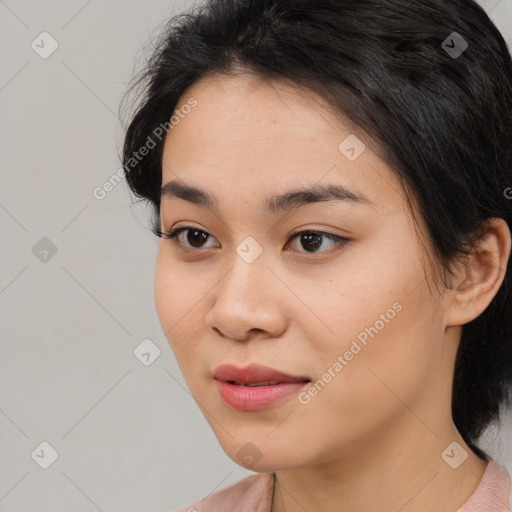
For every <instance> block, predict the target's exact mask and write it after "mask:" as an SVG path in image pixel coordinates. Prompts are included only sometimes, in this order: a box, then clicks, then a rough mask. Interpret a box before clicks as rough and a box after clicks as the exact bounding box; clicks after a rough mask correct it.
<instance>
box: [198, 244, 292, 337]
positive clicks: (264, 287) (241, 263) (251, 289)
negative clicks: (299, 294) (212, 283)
mask: <svg viewBox="0 0 512 512" xmlns="http://www.w3.org/2000/svg"><path fill="white" fill-rule="evenodd" d="M264 254H265V253H264V252H263V253H262V254H261V255H260V256H259V257H258V258H257V259H256V260H255V261H253V262H251V263H248V262H247V261H245V260H244V259H243V258H242V257H240V256H239V255H238V254H237V253H235V255H234V257H233V265H232V267H231V269H230V270H229V271H228V272H227V273H226V274H225V275H224V277H223V278H222V279H221V280H220V282H219V283H218V285H217V286H216V287H215V288H214V290H215V291H214V293H216V295H215V301H214V303H213V306H212V308H211V309H210V310H209V311H208V313H207V315H206V318H205V322H206V325H207V326H208V327H209V328H210V329H212V330H214V331H215V332H216V333H217V335H220V336H222V337H226V338H231V339H234V340H238V341H247V340H248V339H250V338H252V337H254V336H263V334H262V333H264V337H271V338H277V337H279V336H280V335H281V334H282V333H283V332H284V331H285V330H286V323H287V320H286V314H285V312H286V308H285V304H286V293H289V291H288V290H287V288H286V286H285V285H284V284H283V283H282V281H281V280H280V279H279V278H278V277H277V275H276V274H277V272H276V271H275V270H274V269H271V268H270V267H269V266H268V263H269V262H268V261H267V259H266V258H265V257H264Z"/></svg>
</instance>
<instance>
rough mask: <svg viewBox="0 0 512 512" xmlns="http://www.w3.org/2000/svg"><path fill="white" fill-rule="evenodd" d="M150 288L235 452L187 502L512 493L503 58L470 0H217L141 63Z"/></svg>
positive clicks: (362, 501) (219, 431)
mask: <svg viewBox="0 0 512 512" xmlns="http://www.w3.org/2000/svg"><path fill="white" fill-rule="evenodd" d="M139 86H142V87H143V92H142V95H141V97H140V102H139V104H138V107H137V110H136V112H135V114H134V115H133V117H132V118H131V119H130V124H129V126H128V129H127V134H126V139H125V145H124V152H123V164H124V169H125V171H126V177H127V180H128V183H129V185H130V187H131V189H132V191H133V192H134V193H135V194H136V195H137V196H138V197H141V198H144V199H146V200H148V201H149V202H150V204H151V205H152V206H153V207H154V213H155V224H154V227H153V230H154V232H155V234H157V235H158V236H160V237H161V242H160V246H159V253H158V261H157V265H156V275H155V300H156V307H157V312H158V315H159V319H160V322H161V325H162V328H163V330H164V332H165V334H166V336H167V339H168V341H169V343H170V346H171V348H172V350H173V352H174V354H175V356H176V359H177V361H178V363H179V366H180V368H181V370H182V372H183V375H184V378H185V380H186V382H187V385H188V387H189V389H190V391H191V394H192V395H193V397H194V399H195V400H196V401H197V403H198V405H199V407H200V408H201V411H202V412H203V413H204V415H205V417H206V419H207V420H208V422H209V424H210V425H211V427H212V429H213V431H214V433H215V435H216V437H217V439H218V440H219V442H220V444H221V445H222V447H223V449H224V450H225V452H226V453H227V454H228V455H229V456H230V457H231V458H232V459H233V460H234V461H236V462H237V463H239V464H240V465H242V466H244V467H245V468H247V469H250V470H252V471H254V472H256V473H257V474H255V475H251V476H250V477H247V478H245V479H243V480H242V481H240V482H238V483H236V484H234V485H233V486H231V487H229V488H228V489H223V490H220V491H217V492H215V493H214V494H212V495H210V496H208V497H206V498H205V499H202V500H198V501H197V502H196V503H194V504H193V505H191V506H190V507H186V508H184V509H182V510H188V511H194V510H197V511H204V512H213V511H237V512H239V511H251V512H252V511H260V512H284V511H286V512H296V511H304V510H306V511H315V512H323V511H326V510H329V511H332V510H343V511H344V512H353V511H361V510H364V511H377V510H378V511H379V512H395V511H398V510H400V511H402V512H408V511H410V512H412V511H414V512H426V511H429V512H431V511H432V510H435V511H437V512H454V511H456V510H459V511H469V510H472V511H473V510H487V511H491V510H492V511H501V512H505V511H507V510H509V508H508V507H509V506H510V505H511V504H512V502H509V493H510V478H509V475H508V473H507V471H506V469H505V468H504V467H503V466H501V465H500V464H498V463H497V462H496V461H494V460H492V459H491V457H490V456H489V455H488V454H486V453H485V452H484V451H483V450H482V449H480V448H479V447H478V446H477V442H478V439H479V437H480V435H481V433H482V431H483V430H484V429H485V427H486V426H487V425H489V424H490V422H491V421H493V420H496V419H498V418H499V411H500V407H501V406H504V405H506V404H507V399H508V389H509V387H510V384H511V381H512V298H511V295H510V290H511V279H512V271H511V268H510V266H511V263H510V261H511V260H510V251H511V235H510V229H509V226H510V224H511V221H512V201H511V197H512V189H511V188H510V187H511V186H512V144H511V141H512V59H511V56H510V53H509V51H508V48H507V46H506V43H505V42H504V40H503V38H502V36H501V35H500V33H499V31H498V30H497V28H496V27H495V26H494V25H493V24H492V22H491V21H490V20H489V18H488V16H487V15H486V13H485V12H484V11H483V9H482V8H481V7H479V6H478V5H477V4H476V3H475V2H473V1H471V0H428V1H424V0H411V1H408V2H403V1H401V0H363V1H361V0H357V1H355V0H346V1H336V0H316V1H315V2H311V1H306V0H293V1H291V0H242V1H240V0H211V1H209V2H207V3H205V4H204V5H201V6H197V7H196V8H195V9H194V10H193V11H191V12H190V13H188V14H183V15H180V16H177V17H175V18H173V19H172V20H171V22H170V23H169V25H168V26H167V28H166V30H165V31H164V32H163V34H162V37H161V40H160V41H159V44H158V45H157V47H156V49H155V51H154V54H153V56H152V58H151V59H150V60H149V62H148V65H147V67H146V69H145V70H144V72H143V73H142V75H141V76H140V77H139V79H138V81H137V82H136V84H135V88H134V90H135V91H136V92H137V93H140V91H141V89H140V88H139Z"/></svg>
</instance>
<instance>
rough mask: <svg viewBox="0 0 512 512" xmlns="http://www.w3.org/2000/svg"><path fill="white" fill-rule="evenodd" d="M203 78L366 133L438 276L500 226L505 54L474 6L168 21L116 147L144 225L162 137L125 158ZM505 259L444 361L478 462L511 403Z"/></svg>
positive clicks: (305, 6)
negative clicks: (302, 99) (242, 83)
mask: <svg viewBox="0 0 512 512" xmlns="http://www.w3.org/2000/svg"><path fill="white" fill-rule="evenodd" d="M453 32H457V33H458V34H460V36H462V37H463V38H464V40H465V41H466V42H467V43H468V47H467V49H466V50H465V51H464V52H463V53H462V55H460V56H458V57H457V58H455V57H453V56H452V55H450V54H449V53H448V52H447V51H446V50H445V49H444V48H443V46H442V43H443V41H445V40H446V39H447V38H448V36H451V35H452V33H453ZM216 73H221V74H225V75H231V76H241V75H244V74H252V75H256V76H258V77H261V78H264V79H268V80H284V81H287V82H288V83H291V84H293V85H296V86H297V87H305V88H307V89H309V90H312V91H314V92H316V93H317V94H318V95H320V96H322V97H323V98H325V99H326V100H327V101H328V102H329V103H330V104H331V105H332V107H333V110H334V111H335V112H337V113H339V114H340V115H342V116H344V118H346V119H349V120H351V121H352V122H354V123H355V124H356V125H357V126H358V127H360V128H361V129H362V130H363V131H364V132H365V133H367V134H368V135H369V137H371V140H373V141H375V147H374V148H372V149H374V150H375V151H376V152H377V153H378V156H379V157H380V158H382V159H383V160H384V161H385V162H386V163H387V164H388V165H390V167H391V168H392V169H393V170H394V171H395V172H396V173H397V176H398V177H399V179H400V182H401V183H402V187H403V189H404V191H405V192H406V197H407V198H408V200H409V206H410V207H411V211H412V212H413V215H414V209H412V204H413V203H415V204H417V213H418V214H419V215H420V216H421V217H422V218H423V219H424V221H425V224H426V226H427V227H428V233H427V242H428V244H429V246H431V247H432V248H433V252H434V254H435V256H436V262H437V263H438V264H439V266H440V268H442V270H443V272H444V271H446V273H447V274H450V265H451V263H453V262H454V261H455V260H456V259H457V258H460V257H464V255H466V254H468V252H469V251H470V249H471V246H472V244H474V243H475V241H476V240H477V239H478V237H479V234H480V227H481V225H482V223H483V221H485V220H486V219H488V218H491V217H500V218H503V219H504V220H505V221H506V222H507V223H508V225H509V227H510V226H512V193H511V194H507V193H506V190H509V191H511V189H510V187H512V59H511V55H510V50H509V48H508V47H507V44H506V42H505V40H504V39H503V37H502V35H501V33H500V32H499V30H498V29H497V28H496V26H495V25H494V24H493V23H492V21H491V20H490V19H489V17H488V16H487V14H486V13H485V11H484V10H483V9H482V8H481V7H480V6H479V5H478V4H477V3H476V2H475V1H473V0H408V1H407V2H404V1H403V0H314V1H313V0H211V1H207V2H205V3H204V4H197V5H196V6H195V7H194V8H192V9H191V10H190V11H189V12H188V13H182V14H179V15H177V16H175V17H173V18H171V20H170V21H169V23H168V24H167V26H166V27H165V30H164V31H163V32H162V33H161V36H160V38H159V39H158V42H157V45H156V47H155V49H154V51H153V53H152V55H151V57H150V59H149V60H148V62H147V65H146V66H145V68H144V69H143V70H142V72H141V73H140V74H139V75H138V76H137V77H136V79H135V81H134V82H133V85H132V91H133V90H137V91H138V93H139V94H140V100H139V102H138V104H137V107H136V110H135V113H134V114H133V115H132V116H131V119H130V121H129V123H127V124H128V125H129V126H128V128H127V131H126V137H125V141H124V148H123V155H122V161H123V167H124V169H125V171H126V179H127V181H128V184H129V186H130V188H131V190H132V191H133V193H134V194H135V195H136V196H137V197H139V198H143V199H145V200H147V201H149V203H150V204H151V205H152V206H153V207H154V214H155V224H154V228H153V231H154V232H155V233H156V230H157V229H158V228H159V209H160V186H161V180H162V151H163V143H164V137H161V138H160V139H159V140H158V141H156V144H155V147H153V149H151V151H150V152H149V153H148V154H147V156H145V157H144V158H142V159H140V160H137V161H135V160H133V155H134V153H135V152H137V151H138V150H139V148H141V147H143V146H144V145H145V144H146V141H147V140H148V137H149V136H150V135H151V134H152V133H153V132H154V130H155V129H156V128H157V127H158V126H162V125H164V124H165V123H166V122H167V123H169V120H170V118H171V116H172V115H173V113H174V110H175V107H176V106H177V103H178V100H179V99H180V97H181V96H182V95H183V93H184V92H185V90H186V89H187V87H189V86H190V85H192V84H193V83H195V82H196V81H198V80H199V79H201V78H204V77H207V76H213V75H215V74H216ZM167 126H169V124H167ZM212 129H215V126H214V125H213V126H212ZM130 159H131V160H130ZM415 218H416V217H415ZM511 265H512V262H511V260H510V259H509V262H508V266H507V273H506V276H505V279H504V282H503V284H502V286H501V288H500V290H499V291H498V293H497V295H496V296H495V297H494V299H493V300H492V302H491V304H490V305H489V306H488V308H487V309H486V310H485V311H484V312H483V313H482V314H481V315H480V316H479V317H478V318H476V319H475V320H473V321H471V322H469V323H468V324H466V325H464V327H463V333H462V339H461V343H460V347H459V351H458V354H457V360H456V365H455V375H454V383H453V397H452V412H453V419H454V423H455V425H456V427H457V429H458V430H459V432H460V433H461V435H462V437H463V439H464V440H465V441H466V443H468V445H469V446H470V447H471V448H472V449H473V450H474V451H475V452H476V453H477V454H478V455H480V456H483V455H484V454H485V452H484V451H483V450H481V449H480V448H478V447H477V446H476V445H475V443H476V442H477V441H478V438H479V437H480V435H481V434H482V432H483V430H484V429H485V427H486V426H487V425H489V424H490V423H491V422H492V421H494V420H497V419H499V417H500V416H499V413H500V407H501V406H504V405H507V404H508V401H509V398H510V387H511V383H512V296H511V285H512V282H511V280H512V269H511ZM445 278H446V275H445V276H444V277H443V280H444V283H445V285H446V281H445Z"/></svg>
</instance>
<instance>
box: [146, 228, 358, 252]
mask: <svg viewBox="0 0 512 512" xmlns="http://www.w3.org/2000/svg"><path fill="white" fill-rule="evenodd" d="M183 231H198V232H199V233H204V234H206V235H209V236H211V235H210V233H208V232H206V231H203V230H202V229H199V228H196V227H194V226H181V227H179V228H177V229H174V230H172V231H169V232H162V231H156V235H157V236H158V237H160V238H165V239H170V240H171V242H172V243H174V244H176V245H179V246H182V248H184V249H185V250H188V251H192V252H197V251H199V250H201V248H197V247H196V248H191V247H186V246H183V244H182V243H181V242H180V241H179V240H178V239H177V238H176V237H177V236H178V235H179V234H180V233H182V232H183ZM305 234H318V235H323V236H325V237H326V238H328V239H329V240H332V241H333V242H336V243H337V246H338V247H337V248H335V249H333V250H334V251H335V250H339V249H341V248H343V246H344V245H345V244H346V243H347V242H348V241H349V239H348V238H345V237H343V236H339V235H334V234H333V233H326V232H325V231H319V230H314V229H305V230H303V231H296V232H295V233H292V234H291V236H290V238H289V239H288V242H287V243H289V242H291V241H292V240H294V239H295V238H297V237H299V236H300V235H305ZM333 250H331V251H315V252H310V251H298V252H303V253H305V254H317V252H320V253H323V252H332V251H333Z"/></svg>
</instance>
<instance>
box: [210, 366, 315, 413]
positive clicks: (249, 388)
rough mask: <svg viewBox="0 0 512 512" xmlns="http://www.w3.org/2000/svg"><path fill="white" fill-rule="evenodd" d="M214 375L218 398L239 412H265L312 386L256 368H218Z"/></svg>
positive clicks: (303, 380) (304, 380) (300, 379)
mask: <svg viewBox="0 0 512 512" xmlns="http://www.w3.org/2000/svg"><path fill="white" fill-rule="evenodd" d="M213 373H214V375H213V376H214V379H215V380H216V381H217V389H218V391H219V394H220V396H221V398H222V399H223V400H224V402H225V403H226V404H227V405H229V406H230V407H232V408H233V409H237V410H239V411H259V410H262V409H266V408H268V407H270V406H272V405H274V404H276V403H277V402H279V401H281V400H283V399H284V398H286V397H288V398H289V397H291V396H292V395H293V394H296V393H297V392H299V391H300V389H302V388H303V387H304V386H305V385H306V384H307V383H309V382H311V379H309V378H308V377H305V376H293V375H288V374H286V373H284V372H282V371H280V370H276V369H273V368H270V367H268V366H261V365H257V364H251V365H249V366H248V367H246V368H238V367H236V366H234V365H221V366H218V367H217V368H216V369H215V371H214V372H213Z"/></svg>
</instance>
